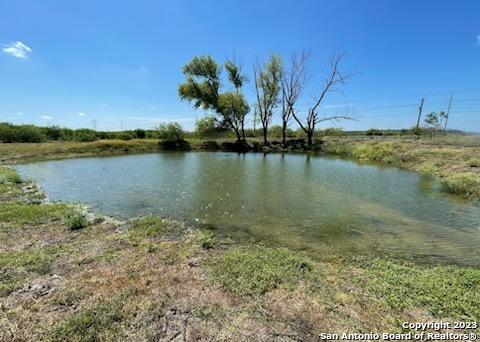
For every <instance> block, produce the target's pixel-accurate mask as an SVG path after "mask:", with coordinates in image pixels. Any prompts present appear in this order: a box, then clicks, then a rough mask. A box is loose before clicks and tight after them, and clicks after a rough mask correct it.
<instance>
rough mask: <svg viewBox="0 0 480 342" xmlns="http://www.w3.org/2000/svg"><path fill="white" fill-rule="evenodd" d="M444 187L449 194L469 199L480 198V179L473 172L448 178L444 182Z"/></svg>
mask: <svg viewBox="0 0 480 342" xmlns="http://www.w3.org/2000/svg"><path fill="white" fill-rule="evenodd" d="M442 185H443V187H444V189H445V190H446V191H447V192H451V193H454V194H460V195H462V196H464V197H467V198H473V197H477V196H480V177H479V176H477V175H476V174H474V173H471V172H465V173H459V174H454V175H451V176H448V177H446V178H444V179H443V180H442Z"/></svg>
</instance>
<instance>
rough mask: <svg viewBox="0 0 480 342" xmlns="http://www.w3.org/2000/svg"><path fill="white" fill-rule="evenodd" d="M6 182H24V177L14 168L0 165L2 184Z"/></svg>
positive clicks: (0, 180)
mask: <svg viewBox="0 0 480 342" xmlns="http://www.w3.org/2000/svg"><path fill="white" fill-rule="evenodd" d="M5 183H17V184H18V183H22V178H21V177H20V175H19V174H18V173H17V171H15V170H14V169H11V168H8V167H0V184H5Z"/></svg>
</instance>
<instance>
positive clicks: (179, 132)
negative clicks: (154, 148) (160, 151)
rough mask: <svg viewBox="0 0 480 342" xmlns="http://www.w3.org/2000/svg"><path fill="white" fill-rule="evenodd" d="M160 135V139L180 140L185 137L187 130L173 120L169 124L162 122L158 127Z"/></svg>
mask: <svg viewBox="0 0 480 342" xmlns="http://www.w3.org/2000/svg"><path fill="white" fill-rule="evenodd" d="M157 130H158V136H159V138H160V139H164V140H168V141H179V140H183V138H184V137H185V132H184V131H183V129H182V126H180V124H179V123H177V122H173V123H169V124H161V125H160V126H159V127H158V128H157Z"/></svg>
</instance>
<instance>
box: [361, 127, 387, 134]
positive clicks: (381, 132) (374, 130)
mask: <svg viewBox="0 0 480 342" xmlns="http://www.w3.org/2000/svg"><path fill="white" fill-rule="evenodd" d="M365 135H383V131H381V130H379V129H376V128H370V129H369V130H368V131H367V132H366V133H365Z"/></svg>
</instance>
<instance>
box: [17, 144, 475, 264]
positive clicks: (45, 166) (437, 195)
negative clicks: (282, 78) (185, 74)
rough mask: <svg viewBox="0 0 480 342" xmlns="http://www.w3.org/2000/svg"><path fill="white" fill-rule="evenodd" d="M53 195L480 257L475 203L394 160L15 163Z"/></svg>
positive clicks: (147, 157)
mask: <svg viewBox="0 0 480 342" xmlns="http://www.w3.org/2000/svg"><path fill="white" fill-rule="evenodd" d="M18 169H19V172H20V173H21V174H22V175H23V176H24V177H26V178H28V179H33V180H35V181H37V182H38V183H39V184H40V186H41V187H42V188H43V190H44V191H45V192H46V193H47V194H48V196H49V199H50V200H53V201H59V200H61V201H73V202H83V203H86V204H88V205H90V206H91V207H92V208H93V209H95V210H97V211H100V212H102V213H104V214H108V215H112V216H115V217H119V218H129V217H134V216H141V215H150V214H153V215H160V216H163V217H168V218H173V219H176V220H181V221H185V222H186V223H188V224H190V225H193V226H208V227H210V229H215V232H216V234H221V235H223V236H231V237H232V238H234V239H245V240H250V239H254V240H255V241H261V242H263V243H266V244H271V245H278V246H285V247H289V248H294V249H297V250H305V251H307V252H308V253H310V254H311V255H313V256H318V257H329V256H332V255H339V254H342V255H344V254H348V255H351V254H379V255H392V256H401V257H407V258H415V259H417V260H419V261H424V262H454V263H460V264H475V265H478V264H480V248H479V247H480V210H479V209H480V205H479V203H478V202H468V201H463V200H460V199H459V198H456V197H454V196H449V195H448V194H445V193H443V192H441V191H440V185H439V184H438V182H436V181H434V180H432V179H430V178H428V177H424V176H420V175H418V174H416V173H413V172H409V171H405V170H400V169H396V168H391V167H384V166H383V167H382V166H378V165H371V164H370V165H365V164H360V163H357V162H354V161H351V160H346V159H341V158H333V157H326V156H315V155H306V154H285V155H282V154H268V155H264V154H255V153H247V154H235V153H221V152H173V153H156V154H143V155H128V156H120V157H103V158H82V159H68V160H59V161H47V162H39V163H33V164H28V165H23V166H19V167H18Z"/></svg>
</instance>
